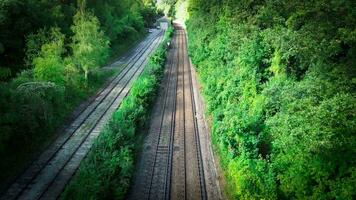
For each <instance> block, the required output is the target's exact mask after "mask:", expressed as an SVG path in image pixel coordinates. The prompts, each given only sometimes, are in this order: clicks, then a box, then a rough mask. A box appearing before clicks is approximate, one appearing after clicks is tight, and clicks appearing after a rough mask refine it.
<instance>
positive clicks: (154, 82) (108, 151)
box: [62, 28, 173, 199]
mask: <svg viewBox="0 0 356 200" xmlns="http://www.w3.org/2000/svg"><path fill="white" fill-rule="evenodd" d="M172 35H173V29H172V28H170V29H169V30H168V31H167V32H166V35H165V40H164V42H163V43H162V44H161V45H160V47H159V48H158V49H157V50H156V51H155V53H154V54H153V55H152V56H151V57H150V59H149V63H148V65H147V66H146V69H145V71H144V73H143V74H142V75H141V76H140V77H139V79H138V80H136V81H135V83H134V84H133V86H132V88H131V90H130V93H129V95H128V96H127V97H126V98H125V99H124V100H123V102H122V103H121V105H120V107H119V109H118V110H117V111H116V112H115V113H114V115H113V117H112V119H111V120H110V122H109V123H108V124H107V125H106V127H105V128H104V130H103V131H102V133H101V134H100V135H99V137H98V138H97V139H96V141H95V143H94V145H93V147H92V148H91V150H90V152H89V154H88V156H87V157H86V158H85V159H84V161H83V162H82V163H81V165H80V168H79V171H78V172H77V174H76V175H75V176H74V178H73V179H72V181H71V182H70V184H69V185H68V186H67V187H66V189H65V192H64V194H63V196H62V199H124V197H125V195H126V193H127V190H128V188H129V186H130V182H131V178H132V176H133V173H134V161H135V154H136V150H137V149H138V147H139V146H140V144H139V143H138V142H137V141H138V138H139V137H140V134H139V133H140V132H142V130H143V128H144V127H145V126H146V125H147V122H148V121H149V119H148V117H149V115H150V108H151V106H152V103H153V100H154V99H155V97H156V94H157V90H158V88H159V84H160V81H161V78H162V75H163V71H164V66H165V60H166V51H167V42H168V41H170V39H171V37H172Z"/></svg>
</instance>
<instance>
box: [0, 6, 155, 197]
mask: <svg viewBox="0 0 356 200" xmlns="http://www.w3.org/2000/svg"><path fill="white" fill-rule="evenodd" d="M77 2H78V4H77ZM154 6H155V5H154V4H153V3H152V1H149V0H138V1H129V0H126V1H121V0H120V1H119V0H105V1H100V3H99V2H98V1H90V0H88V1H85V0H79V1H77V0H68V1H47V0H43V1H34V0H0V30H1V31H0V81H1V82H0V157H1V158H2V162H0V171H1V172H2V173H1V175H0V191H1V190H2V189H3V187H4V186H5V185H6V182H7V181H9V180H10V179H11V177H15V176H16V174H17V173H18V172H19V171H20V170H21V168H22V167H23V166H24V165H25V164H26V163H27V162H28V161H30V160H31V159H32V158H33V156H34V153H35V152H37V151H38V150H40V149H41V148H43V147H44V146H45V145H46V144H47V143H48V142H49V141H51V140H52V139H53V137H54V136H55V135H56V134H54V133H55V130H56V129H58V128H59V126H60V125H61V124H63V122H64V121H65V119H66V117H68V116H69V115H70V113H71V112H72V111H73V109H74V108H75V107H76V106H77V105H78V104H79V103H80V102H82V101H83V100H85V99H86V98H87V97H88V96H90V95H92V94H94V92H95V91H96V90H97V89H98V88H99V87H100V86H101V85H102V83H103V82H104V81H105V78H106V77H108V76H109V75H111V74H112V73H113V72H108V71H102V70H100V69H99V68H100V67H101V66H103V65H104V64H105V63H107V62H108V58H109V57H110V54H111V53H112V52H111V47H113V46H115V48H114V50H115V52H117V51H120V49H125V48H126V49H127V48H128V46H129V45H131V44H130V43H133V42H134V41H135V40H137V39H139V38H140V37H141V36H143V35H144V34H145V32H146V30H145V26H149V25H150V24H151V23H152V20H153V19H154V18H156V17H157V15H156V11H155V7H154ZM148 16H149V17H148ZM144 17H147V18H144ZM111 28H113V29H114V30H111Z"/></svg>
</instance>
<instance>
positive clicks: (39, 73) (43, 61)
mask: <svg viewBox="0 0 356 200" xmlns="http://www.w3.org/2000/svg"><path fill="white" fill-rule="evenodd" d="M64 52H65V49H64V35H63V34H62V33H61V32H60V31H59V29H58V28H53V29H51V36H50V41H49V42H48V43H46V44H44V45H42V47H41V52H40V53H39V56H38V57H36V58H34V59H33V65H34V67H35V69H34V72H35V78H36V79H37V80H41V81H51V82H54V83H56V84H59V85H64V69H65V68H64V64H63V59H62V54H63V53H64Z"/></svg>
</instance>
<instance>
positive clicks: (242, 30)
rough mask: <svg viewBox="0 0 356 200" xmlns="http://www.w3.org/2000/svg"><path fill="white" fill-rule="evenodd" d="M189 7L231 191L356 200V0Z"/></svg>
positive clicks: (195, 55)
mask: <svg viewBox="0 0 356 200" xmlns="http://www.w3.org/2000/svg"><path fill="white" fill-rule="evenodd" d="M188 12H189V20H188V21H187V27H188V32H189V50H190V55H191V57H192V59H193V62H194V63H195V64H196V66H197V68H198V71H199V74H200V78H201V81H202V83H203V91H204V95H205V98H206V100H207V107H208V112H209V114H210V115H211V117H212V131H213V140H214V143H215V145H216V147H217V150H218V152H219V154H220V158H221V162H222V167H223V170H224V172H225V174H226V178H227V183H228V188H227V191H228V193H229V197H230V198H234V199H350V200H351V199H355V198H356V190H355V185H356V159H355V155H356V135H355V132H356V118H355V115H356V96H355V88H356V87H355V86H356V85H355V84H356V82H355V64H356V62H355V61H356V60H355V59H356V54H355V53H356V34H355V33H356V32H355V30H356V29H355V28H356V15H355V13H356V4H355V1H352V0H341V1H329V0H315V1H309V0H301V1H282V0H266V1H233V0H222V1H218V0H212V1H205V0H190V1H189V8H188Z"/></svg>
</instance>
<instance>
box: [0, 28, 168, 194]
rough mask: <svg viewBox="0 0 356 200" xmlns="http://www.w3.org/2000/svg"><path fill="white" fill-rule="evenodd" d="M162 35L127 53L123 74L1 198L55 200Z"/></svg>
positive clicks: (162, 33)
mask: <svg viewBox="0 0 356 200" xmlns="http://www.w3.org/2000/svg"><path fill="white" fill-rule="evenodd" d="M163 35H164V32H163V31H157V32H156V33H153V34H152V35H151V36H150V37H149V38H148V39H147V40H146V41H144V42H142V43H141V44H140V45H138V47H137V48H136V50H135V51H133V52H132V53H131V54H130V55H129V56H128V58H129V59H128V60H127V62H126V64H125V66H124V68H123V70H122V71H121V73H120V74H118V75H117V76H116V77H115V78H113V79H112V80H111V81H110V83H109V84H108V86H107V87H106V88H104V89H103V90H102V91H100V93H99V94H98V95H97V96H96V98H95V99H94V100H93V101H92V102H91V103H90V104H89V106H88V107H87V108H86V109H84V110H82V112H80V114H79V115H78V117H77V118H76V120H74V122H73V123H72V124H71V125H70V126H68V128H66V129H65V131H64V133H63V134H61V135H60V136H59V137H58V138H57V139H56V140H55V142H54V143H53V145H51V146H50V147H49V148H48V149H47V150H45V151H44V152H43V153H42V154H41V156H40V157H39V158H38V159H37V160H36V161H34V162H33V163H32V164H31V165H30V167H29V168H28V169H27V170H26V171H25V172H24V173H23V174H22V175H20V176H19V177H18V178H17V179H16V180H15V181H14V182H13V184H11V186H10V187H9V188H8V189H7V190H6V192H5V193H4V194H3V196H1V198H0V199H56V198H57V197H58V196H59V195H60V193H61V192H62V190H63V189H64V187H65V185H66V183H67V182H68V181H69V180H70V178H71V177H72V176H73V174H74V173H75V171H76V169H77V168H78V166H79V164H80V161H81V160H82V159H83V158H84V157H85V155H86V154H87V152H88V151H89V149H90V147H91V145H92V143H93V141H94V139H95V138H96V137H97V136H98V135H99V133H100V131H101V129H102V128H103V127H104V125H105V124H106V122H107V121H108V120H109V119H110V117H111V115H112V113H113V112H114V111H115V110H116V108H117V107H118V106H119V105H120V103H121V101H122V99H123V98H124V97H125V96H126V95H127V93H128V92H129V89H130V87H131V85H132V83H133V81H134V80H135V79H137V77H138V76H139V75H140V74H141V73H142V72H143V69H144V66H145V64H146V63H147V59H148V56H149V55H150V54H151V53H152V52H153V51H154V50H155V49H156V48H157V46H158V45H159V44H160V43H161V42H162V40H163ZM126 59H127V58H125V60H126Z"/></svg>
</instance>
